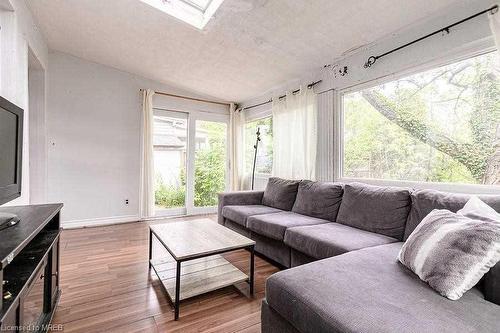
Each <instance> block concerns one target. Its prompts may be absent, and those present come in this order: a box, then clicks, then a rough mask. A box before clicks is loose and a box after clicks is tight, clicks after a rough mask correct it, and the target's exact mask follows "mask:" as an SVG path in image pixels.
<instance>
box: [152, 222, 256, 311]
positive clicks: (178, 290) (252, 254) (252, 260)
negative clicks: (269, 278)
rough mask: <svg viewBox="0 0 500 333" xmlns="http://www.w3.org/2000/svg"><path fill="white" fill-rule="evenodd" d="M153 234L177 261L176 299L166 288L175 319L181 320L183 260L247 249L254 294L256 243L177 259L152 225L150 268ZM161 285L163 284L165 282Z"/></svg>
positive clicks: (249, 282)
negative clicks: (173, 298) (172, 305)
mask: <svg viewBox="0 0 500 333" xmlns="http://www.w3.org/2000/svg"><path fill="white" fill-rule="evenodd" d="M153 236H155V238H156V239H157V240H158V241H159V242H160V243H161V244H162V245H163V247H164V248H165V249H166V250H167V251H168V252H169V253H170V255H171V256H172V258H173V259H174V260H175V262H176V263H177V268H176V274H175V301H173V300H172V298H171V297H170V294H169V293H168V291H167V290H165V292H166V294H167V295H168V297H169V299H170V301H172V303H173V304H174V319H175V320H179V307H180V293H181V264H182V263H183V262H186V261H190V260H195V259H199V258H204V257H210V256H213V255H217V254H223V253H227V252H231V251H236V250H241V249H245V250H247V251H249V252H250V275H249V276H248V280H247V282H248V284H249V287H250V295H253V294H254V275H255V244H253V245H246V246H242V247H236V248H231V249H226V250H221V251H215V252H210V253H207V254H200V255H196V256H192V257H189V259H181V260H177V259H175V255H174V254H173V253H172V252H171V251H170V249H169V248H168V246H167V245H165V243H163V241H162V240H161V238H160V237H158V235H156V234H155V233H154V231H153V230H152V229H151V227H149V270H151V267H152V266H153V265H152V264H151V259H153ZM153 270H154V271H155V274H156V275H157V276H158V273H157V272H156V270H155V269H153ZM158 278H159V276H158ZM161 285H162V286H163V283H162V284H161Z"/></svg>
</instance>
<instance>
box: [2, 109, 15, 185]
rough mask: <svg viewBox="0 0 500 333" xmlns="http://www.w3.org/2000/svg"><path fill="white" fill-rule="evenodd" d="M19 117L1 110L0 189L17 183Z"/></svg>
mask: <svg viewBox="0 0 500 333" xmlns="http://www.w3.org/2000/svg"><path fill="white" fill-rule="evenodd" d="M17 120H18V116H17V115H15V114H13V113H10V112H6V110H3V109H2V110H0V152H1V153H0V187H4V186H7V185H12V184H15V183H16V173H17V172H16V160H17V158H16V154H17V151H16V150H17V149H16V148H17V142H16V141H17Z"/></svg>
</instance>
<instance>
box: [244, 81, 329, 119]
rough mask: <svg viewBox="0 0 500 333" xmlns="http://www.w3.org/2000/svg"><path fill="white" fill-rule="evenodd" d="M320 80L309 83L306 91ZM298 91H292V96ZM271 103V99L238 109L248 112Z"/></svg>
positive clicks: (282, 96)
mask: <svg viewBox="0 0 500 333" xmlns="http://www.w3.org/2000/svg"><path fill="white" fill-rule="evenodd" d="M321 81H322V80H319V81H315V82H312V83H309V84H308V85H307V89H311V88H312V87H314V86H315V85H317V84H318V83H320V82H321ZM299 91H300V89H296V90H294V91H292V94H296V93H298V92H299ZM285 97H286V95H281V96H279V97H278V99H283V98H285ZM272 102H273V99H272V98H271V99H269V100H268V101H265V102H262V103H259V104H254V105H250V106H245V107H243V108H241V109H240V111H244V110H248V109H253V108H256V107H258V106H261V105H266V104H269V103H272Z"/></svg>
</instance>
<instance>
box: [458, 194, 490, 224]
mask: <svg viewBox="0 0 500 333" xmlns="http://www.w3.org/2000/svg"><path fill="white" fill-rule="evenodd" d="M457 214H460V215H463V216H466V217H468V218H471V219H477V220H481V221H498V222H500V213H497V212H496V211H495V210H494V209H493V208H491V207H490V206H488V205H487V204H485V203H484V202H483V201H481V199H479V198H478V197H476V196H472V197H471V198H470V199H469V201H467V203H466V204H465V206H464V208H462V209H460V210H459V211H458V212H457Z"/></svg>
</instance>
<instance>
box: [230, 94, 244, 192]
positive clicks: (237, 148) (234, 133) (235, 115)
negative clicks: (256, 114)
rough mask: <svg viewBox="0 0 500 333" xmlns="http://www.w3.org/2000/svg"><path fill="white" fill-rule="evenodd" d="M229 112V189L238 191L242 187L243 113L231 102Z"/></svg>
mask: <svg viewBox="0 0 500 333" xmlns="http://www.w3.org/2000/svg"><path fill="white" fill-rule="evenodd" d="M229 112H230V113H229V115H230V116H229V131H230V132H229V138H230V142H229V170H230V177H229V182H230V185H231V186H230V188H231V191H239V190H241V189H242V188H243V180H244V170H243V168H244V129H245V113H244V112H243V111H241V110H236V106H235V104H234V103H231V106H230V108H229Z"/></svg>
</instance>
